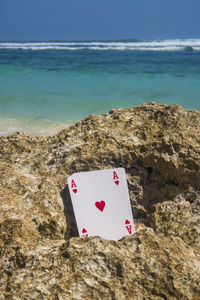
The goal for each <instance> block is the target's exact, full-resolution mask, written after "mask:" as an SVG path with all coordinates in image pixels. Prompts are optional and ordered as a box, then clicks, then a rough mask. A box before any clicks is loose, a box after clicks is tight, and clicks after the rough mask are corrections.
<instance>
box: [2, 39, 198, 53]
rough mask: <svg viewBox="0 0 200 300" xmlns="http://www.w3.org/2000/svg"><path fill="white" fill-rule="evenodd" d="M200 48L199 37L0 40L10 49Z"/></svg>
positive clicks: (143, 49) (5, 47)
mask: <svg viewBox="0 0 200 300" xmlns="http://www.w3.org/2000/svg"><path fill="white" fill-rule="evenodd" d="M188 48H191V49H193V50H196V51H198V50H200V39H185V40H180V39H176V40H155V41H138V42H136V41H133V42H131V41H128V42H125V41H97V42H95V41H91V42H86V41H83V42H0V49H10V50H12V49H13V50H18V49H19V50H71V51H74V50H122V51H123V50H138V51H148V50H149V51H179V50H184V49H188Z"/></svg>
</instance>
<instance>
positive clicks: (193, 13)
mask: <svg viewBox="0 0 200 300" xmlns="http://www.w3.org/2000/svg"><path fill="white" fill-rule="evenodd" d="M123 38H149V39H156V38H200V0H0V40H1V41H5V40H78V39H80V40H85V39H88V40H91V39H123Z"/></svg>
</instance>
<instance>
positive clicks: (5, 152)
mask: <svg viewBox="0 0 200 300" xmlns="http://www.w3.org/2000/svg"><path fill="white" fill-rule="evenodd" d="M113 167H124V168H125V169H126V174H127V180H128V186H129V191H130V198H131V204H132V209H133V215H134V218H135V223H136V230H137V232H136V234H135V235H133V236H130V237H125V238H123V239H121V240H120V241H117V242H116V241H107V240H104V239H102V238H99V237H91V238H79V237H76V236H77V231H76V227H75V222H74V216H73V212H72V209H71V205H70V200H69V193H68V187H67V186H66V182H67V178H68V176H69V175H71V174H72V173H74V172H79V171H88V170H97V169H103V168H113ZM199 171H200V112H197V111H186V110H184V109H183V108H181V107H180V106H177V105H173V106H167V105H160V104H156V103H149V104H144V105H142V106H139V107H136V108H130V109H119V110H112V111H110V112H109V113H107V114H105V115H103V116H96V115H92V116H89V117H87V118H85V119H84V120H82V121H80V122H78V123H77V124H76V125H74V126H71V127H69V128H67V129H65V130H63V131H61V132H59V133H58V134H57V135H55V136H52V137H34V136H31V135H27V134H25V133H15V134H12V135H10V136H8V137H1V138H0V299H6V300H7V299H27V300H31V299H32V300H33V299H87V300H88V299H105V300H106V299H110V300H114V299H119V300H123V299H124V300H125V299H139V300H140V299H141V300H142V299H192V300H195V299H200V174H199V173H200V172H199Z"/></svg>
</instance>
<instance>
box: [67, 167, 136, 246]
mask: <svg viewBox="0 0 200 300" xmlns="http://www.w3.org/2000/svg"><path fill="white" fill-rule="evenodd" d="M68 185H69V190H70V195H71V199H72V205H73V209H74V214H75V218H76V223H77V226H78V231H79V235H80V236H100V237H103V238H105V239H109V240H119V239H120V238H122V237H123V236H126V235H132V234H134V233H135V227H134V222H133V215H132V210H131V205H130V199H129V193H128V186H127V181H126V174H125V170H124V169H123V168H116V169H106V170H98V171H90V172H81V173H75V174H73V175H71V176H70V177H69V178H68Z"/></svg>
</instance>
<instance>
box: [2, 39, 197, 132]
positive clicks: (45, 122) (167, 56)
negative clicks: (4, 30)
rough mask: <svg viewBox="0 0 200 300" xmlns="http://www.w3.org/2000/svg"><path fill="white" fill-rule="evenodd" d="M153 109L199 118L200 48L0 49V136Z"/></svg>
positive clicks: (187, 43) (78, 45)
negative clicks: (179, 109) (173, 107)
mask: <svg viewBox="0 0 200 300" xmlns="http://www.w3.org/2000/svg"><path fill="white" fill-rule="evenodd" d="M149 101H156V102H159V103H166V104H179V105H182V106H183V107H185V108H186V109H197V110H200V40H165V41H146V42H145V41H139V40H129V41H112V42H105V41H102V42H87V41H86V42H48V43H47V42H45V43H41V42H40V43H34V42H32V43H23V42H21V43H16V42H15V43H10V42H9V43H0V134H1V135H5V134H8V133H10V132H12V131H14V130H24V131H27V132H32V133H35V134H53V133H55V132H57V131H58V130H60V129H61V128H64V127H66V126H68V125H69V124H74V123H75V122H76V121H77V120H79V119H81V118H83V117H85V116H87V115H90V114H92V113H96V114H102V113H105V112H107V111H109V110H110V109H112V108H127V107H132V106H136V105H139V104H142V103H144V102H149Z"/></svg>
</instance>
